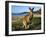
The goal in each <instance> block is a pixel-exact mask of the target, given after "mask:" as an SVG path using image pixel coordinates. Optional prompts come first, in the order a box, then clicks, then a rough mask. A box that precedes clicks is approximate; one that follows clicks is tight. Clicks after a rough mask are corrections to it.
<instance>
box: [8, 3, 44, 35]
mask: <svg viewBox="0 0 46 37" xmlns="http://www.w3.org/2000/svg"><path fill="white" fill-rule="evenodd" d="M12 5H16V6H40V7H41V12H42V13H41V30H28V31H12V26H11V25H12V24H11V21H12V20H11V17H12V16H11V6H12ZM43 9H44V7H43V5H41V4H37V5H36V4H23V3H9V35H11V34H26V33H42V32H44V22H43V21H44V13H43V12H44V10H43Z"/></svg>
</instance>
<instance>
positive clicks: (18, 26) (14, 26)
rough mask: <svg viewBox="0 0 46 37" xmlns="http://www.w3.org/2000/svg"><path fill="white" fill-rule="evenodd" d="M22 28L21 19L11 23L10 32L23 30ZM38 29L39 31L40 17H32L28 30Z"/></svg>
mask: <svg viewBox="0 0 46 37" xmlns="http://www.w3.org/2000/svg"><path fill="white" fill-rule="evenodd" d="M22 26H23V23H22V19H20V20H17V22H12V31H15V30H24V28H23V27H22ZM39 29H41V17H33V19H32V25H31V24H30V28H29V30H39Z"/></svg>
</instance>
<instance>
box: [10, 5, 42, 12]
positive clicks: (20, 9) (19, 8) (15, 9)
mask: <svg viewBox="0 0 46 37" xmlns="http://www.w3.org/2000/svg"><path fill="white" fill-rule="evenodd" d="M29 7H30V8H34V10H33V11H37V10H39V9H40V8H41V7H39V6H37V7H36V6H15V5H12V6H11V11H12V13H22V12H29Z"/></svg>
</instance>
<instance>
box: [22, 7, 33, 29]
mask: <svg viewBox="0 0 46 37" xmlns="http://www.w3.org/2000/svg"><path fill="white" fill-rule="evenodd" d="M33 9H34V8H32V9H31V8H30V7H29V10H30V12H28V15H27V16H23V27H24V28H25V29H28V28H29V24H31V20H32V18H33Z"/></svg>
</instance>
